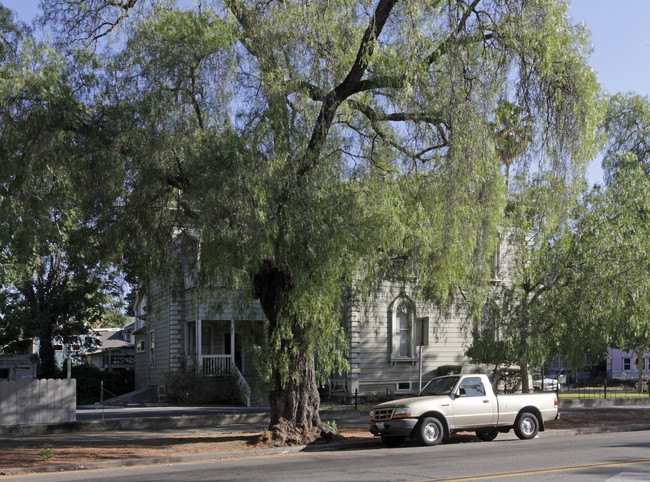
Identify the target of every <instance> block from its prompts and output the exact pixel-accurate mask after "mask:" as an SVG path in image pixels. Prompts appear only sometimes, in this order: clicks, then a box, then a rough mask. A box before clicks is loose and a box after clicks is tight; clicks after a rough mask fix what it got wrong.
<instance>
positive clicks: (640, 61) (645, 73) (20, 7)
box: [0, 0, 650, 184]
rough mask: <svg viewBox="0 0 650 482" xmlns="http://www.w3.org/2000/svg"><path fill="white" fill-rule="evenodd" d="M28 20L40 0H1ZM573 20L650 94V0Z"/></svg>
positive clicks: (585, 8) (603, 75) (589, 9)
mask: <svg viewBox="0 0 650 482" xmlns="http://www.w3.org/2000/svg"><path fill="white" fill-rule="evenodd" d="M0 3H1V4H3V5H4V6H5V7H7V8H10V9H11V10H13V11H15V12H16V13H17V14H18V17H19V18H20V19H21V20H23V21H25V22H27V23H29V22H31V19H32V18H33V17H34V16H35V15H36V13H37V12H38V3H39V2H38V0H0ZM570 3H571V7H570V10H569V13H570V15H571V18H572V21H573V22H574V23H579V22H584V23H585V24H586V25H587V28H588V29H589V30H590V31H591V34H592V37H591V41H592V43H593V46H594V51H593V54H592V56H591V59H590V63H591V66H592V67H593V68H594V70H595V71H596V72H597V73H598V78H599V80H600V82H601V84H602V86H603V88H604V89H605V91H607V92H608V93H609V94H615V93H617V92H636V93H637V94H641V95H645V96H650V0H571V2H570ZM587 177H588V180H589V182H590V183H591V184H594V183H600V182H602V170H601V168H600V159H597V160H595V161H594V162H593V163H592V164H591V166H590V168H589V172H588V175H587Z"/></svg>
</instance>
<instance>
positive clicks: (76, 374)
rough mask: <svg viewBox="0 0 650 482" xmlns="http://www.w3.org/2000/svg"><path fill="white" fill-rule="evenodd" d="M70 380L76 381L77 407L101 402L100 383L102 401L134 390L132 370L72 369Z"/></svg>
mask: <svg viewBox="0 0 650 482" xmlns="http://www.w3.org/2000/svg"><path fill="white" fill-rule="evenodd" d="M72 378H75V379H76V380H77V405H90V404H93V403H95V402H99V401H100V400H101V382H102V381H103V382H104V400H108V399H109V398H113V397H116V396H118V395H124V394H125V393H129V392H132V391H133V390H134V389H135V377H134V372H133V370H116V371H112V372H106V371H101V370H100V369H99V368H97V367H96V366H94V365H89V364H84V365H77V366H73V367H72Z"/></svg>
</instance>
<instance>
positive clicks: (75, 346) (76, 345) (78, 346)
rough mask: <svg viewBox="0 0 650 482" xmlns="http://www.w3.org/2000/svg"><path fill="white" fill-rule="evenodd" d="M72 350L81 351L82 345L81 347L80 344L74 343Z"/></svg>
mask: <svg viewBox="0 0 650 482" xmlns="http://www.w3.org/2000/svg"><path fill="white" fill-rule="evenodd" d="M70 348H71V350H72V351H79V350H81V345H79V343H74V344H72V346H71V347H70Z"/></svg>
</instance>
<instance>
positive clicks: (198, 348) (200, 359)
mask: <svg viewBox="0 0 650 482" xmlns="http://www.w3.org/2000/svg"><path fill="white" fill-rule="evenodd" d="M202 331H203V330H202V329H201V319H200V318H197V319H196V366H197V367H199V373H203V356H202V355H203V353H202V352H201V350H202V348H203V342H202V340H201V332H202Z"/></svg>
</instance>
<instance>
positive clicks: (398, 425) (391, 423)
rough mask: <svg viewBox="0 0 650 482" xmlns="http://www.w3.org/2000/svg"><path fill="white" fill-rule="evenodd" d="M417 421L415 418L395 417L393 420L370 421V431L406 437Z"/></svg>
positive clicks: (381, 434) (376, 433)
mask: <svg viewBox="0 0 650 482" xmlns="http://www.w3.org/2000/svg"><path fill="white" fill-rule="evenodd" d="M417 423H418V419H417V418H396V419H393V420H384V421H383V422H374V421H372V422H370V425H369V427H368V428H369V429H370V433H372V434H373V435H377V436H382V437H383V436H388V437H393V436H395V437H398V436H404V437H408V436H409V435H411V432H413V429H414V428H415V425H416V424H417Z"/></svg>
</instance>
